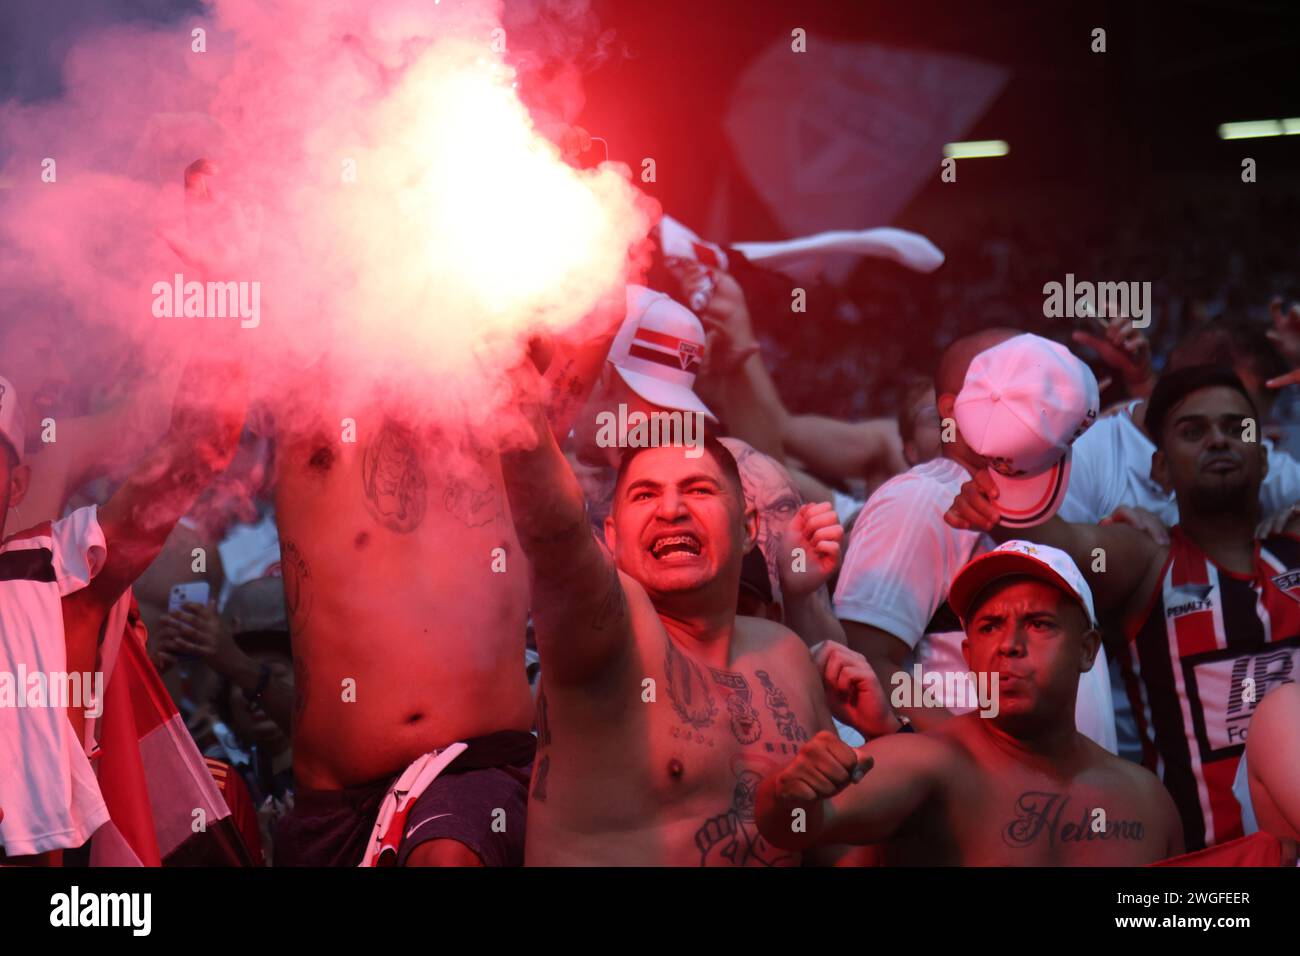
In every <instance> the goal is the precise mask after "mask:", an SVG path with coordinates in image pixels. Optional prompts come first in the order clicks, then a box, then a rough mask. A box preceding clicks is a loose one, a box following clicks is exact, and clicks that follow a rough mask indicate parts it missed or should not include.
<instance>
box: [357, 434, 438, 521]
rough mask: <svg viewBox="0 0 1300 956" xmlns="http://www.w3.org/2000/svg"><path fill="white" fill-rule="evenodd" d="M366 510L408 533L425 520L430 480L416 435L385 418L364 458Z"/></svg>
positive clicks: (363, 473)
mask: <svg viewBox="0 0 1300 956" xmlns="http://www.w3.org/2000/svg"><path fill="white" fill-rule="evenodd" d="M361 486H362V491H363V492H364V493H365V502H366V510H367V511H369V512H370V516H371V517H372V518H374V519H375V520H376V521H378V522H379V523H380V524H381V525H383V526H384V527H385V528H388V529H389V530H390V531H395V532H397V533H398V534H408V533H410V532H412V531H414V530H415V529H416V528H418V527H419V526H420V523H421V522H422V521H423V520H424V513H425V508H426V507H427V498H428V479H427V478H426V476H425V473H424V466H423V463H422V462H421V456H420V450H419V446H418V445H417V443H416V440H415V434H414V433H413V432H412V431H411V430H410V429H409V428H406V427H405V426H403V425H399V424H397V423H396V422H394V421H391V420H386V421H385V422H384V424H383V426H382V427H381V428H380V429H379V434H377V435H375V437H374V438H373V439H371V440H370V442H369V444H367V445H366V450H365V454H364V455H363V457H362V459H361Z"/></svg>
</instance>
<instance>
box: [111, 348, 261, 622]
mask: <svg viewBox="0 0 1300 956" xmlns="http://www.w3.org/2000/svg"><path fill="white" fill-rule="evenodd" d="M247 401H248V395H247V387H246V383H245V379H244V373H243V370H242V369H241V368H240V367H238V366H237V365H234V364H231V363H228V362H214V361H204V360H193V361H191V362H190V364H189V365H188V366H187V368H186V370H185V373H184V374H183V376H182V379H181V383H180V385H179V387H178V388H177V391H176V397H175V399H174V400H173V403H172V415H171V423H170V425H169V426H168V428H167V431H166V433H165V434H164V435H163V437H162V440H161V441H160V442H159V443H158V444H157V445H156V446H155V447H154V449H153V451H151V452H150V453H149V454H148V455H146V456H145V458H144V459H143V460H142V461H141V462H140V463H139V464H138V465H137V466H136V467H135V469H134V470H133V471H132V472H131V473H130V474H129V475H128V476H127V479H126V481H125V482H124V483H123V484H122V486H121V487H120V488H118V490H117V492H116V493H114V495H113V497H112V498H110V499H109V500H108V503H107V504H105V505H104V507H103V508H102V509H100V512H99V525H100V527H101V528H102V529H103V531H104V539H105V541H106V543H107V545H108V555H107V559H106V561H105V565H104V567H103V569H102V570H101V571H100V573H99V574H98V575H97V576H96V577H95V580H94V581H93V582H91V587H92V588H93V589H94V590H95V591H96V594H97V596H98V597H99V598H100V599H101V600H103V601H104V602H105V603H112V602H113V601H115V600H117V597H118V596H119V595H121V593H122V592H123V591H125V590H126V589H127V588H128V587H130V586H131V584H132V582H134V581H135V579H136V578H138V577H139V576H140V574H141V573H142V572H143V571H144V569H145V568H147V567H148V566H149V565H150V564H152V563H153V560H154V559H155V558H156V557H158V553H159V552H160V551H161V550H162V547H163V544H164V543H165V542H166V541H167V536H168V535H169V534H171V531H172V528H174V527H175V526H176V522H177V521H179V520H180V518H181V516H182V515H184V514H185V513H186V512H188V511H189V510H190V508H192V507H193V506H194V502H195V501H196V500H198V497H199V495H200V494H201V493H202V491H203V489H204V488H206V487H207V486H208V484H209V483H210V482H211V481H212V479H213V478H215V477H216V476H217V475H219V474H221V472H223V471H225V469H226V466H227V465H229V464H230V461H231V459H232V458H233V457H234V455H235V451H236V449H237V448H238V447H239V433H240V430H241V429H242V428H243V425H244V413H245V410H246V407H247Z"/></svg>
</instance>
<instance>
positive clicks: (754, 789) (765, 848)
mask: <svg viewBox="0 0 1300 956" xmlns="http://www.w3.org/2000/svg"><path fill="white" fill-rule="evenodd" d="M762 780H763V777H762V775H761V774H759V773H758V772H757V771H755V770H750V769H748V768H746V769H742V770H741V771H740V772H739V773H738V774H737V775H736V788H735V790H734V791H733V792H732V800H731V807H730V808H729V809H728V810H727V811H726V812H724V813H720V814H718V815H717V816H716V817H710V818H709V819H708V820H705V821H704V825H703V826H701V827H700V828H699V829H698V830H696V831H695V847H696V849H698V850H699V851H700V866H727V865H730V866H782V865H784V866H790V865H793V864H795V863H797V862H798V860H799V856H798V854H796V853H790V852H788V851H786V850H779V849H777V848H776V847H774V846H772V844H770V843H768V842H767V841H766V840H765V839H763V835H762V834H761V833H759V832H758V824H757V823H755V822H754V803H755V799H756V798H757V796H758V785H759V784H760V783H761V782H762Z"/></svg>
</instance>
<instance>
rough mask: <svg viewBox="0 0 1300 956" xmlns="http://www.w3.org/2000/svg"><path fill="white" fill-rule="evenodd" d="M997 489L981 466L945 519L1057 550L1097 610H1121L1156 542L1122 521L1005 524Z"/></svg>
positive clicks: (1154, 551) (1156, 547) (1156, 552)
mask: <svg viewBox="0 0 1300 956" xmlns="http://www.w3.org/2000/svg"><path fill="white" fill-rule="evenodd" d="M997 496H998V489H997V486H996V485H995V484H994V483H993V479H992V478H990V477H989V474H988V471H987V470H983V469H981V470H980V471H978V472H976V473H975V476H974V477H973V478H972V479H971V480H970V481H968V482H966V483H965V484H964V485H962V486H961V492H960V493H959V494H958V496H957V497H956V498H955V499H953V503H952V507H951V508H949V509H948V512H947V514H945V515H944V520H945V521H947V522H948V524H950V525H952V526H953V527H954V528H962V529H971V530H976V531H986V532H988V533H989V534H991V535H993V537H995V538H997V539H998V540H999V541H1010V540H1012V539H1015V538H1020V539H1024V540H1028V541H1034V542H1036V543H1038V544H1045V545H1048V546H1050V547H1053V548H1059V549H1060V550H1062V551H1064V552H1065V553H1066V554H1068V555H1069V556H1070V557H1071V558H1073V559H1074V563H1075V564H1076V565H1078V567H1079V570H1080V571H1081V572H1083V574H1084V576H1085V577H1086V578H1087V579H1088V586H1089V587H1090V588H1091V589H1092V596H1093V601H1094V602H1095V604H1096V607H1097V610H1098V612H1101V611H1110V612H1112V613H1118V612H1122V611H1123V610H1124V609H1125V608H1126V606H1127V605H1128V602H1129V601H1130V600H1131V599H1132V597H1133V595H1134V594H1135V592H1136V591H1137V590H1138V588H1139V587H1140V586H1141V584H1142V582H1143V581H1144V580H1145V579H1146V576H1147V574H1148V573H1149V572H1150V570H1151V565H1152V562H1154V561H1155V560H1156V558H1158V557H1159V552H1160V545H1158V544H1157V543H1156V542H1155V541H1153V540H1152V539H1151V537H1150V536H1149V535H1147V534H1145V533H1143V532H1142V531H1139V530H1137V529H1136V528H1132V527H1129V526H1127V525H1124V524H1106V525H1089V524H1073V523H1071V522H1068V521H1062V520H1061V519H1060V518H1058V517H1052V518H1050V519H1048V520H1047V521H1045V522H1043V523H1042V524H1040V525H1035V526H1034V527H1032V528H1004V527H1002V525H1001V524H1000V523H999V522H1000V520H1001V515H1000V513H999V512H998V509H997V506H996V505H995V504H994V502H995V501H996V500H997Z"/></svg>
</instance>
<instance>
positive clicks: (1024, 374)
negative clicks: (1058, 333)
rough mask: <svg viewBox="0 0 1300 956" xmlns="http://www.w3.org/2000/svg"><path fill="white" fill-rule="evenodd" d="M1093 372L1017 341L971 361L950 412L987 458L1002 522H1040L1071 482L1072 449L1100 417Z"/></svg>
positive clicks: (1034, 342) (1035, 343) (1045, 344)
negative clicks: (996, 488) (996, 491)
mask: <svg viewBox="0 0 1300 956" xmlns="http://www.w3.org/2000/svg"><path fill="white" fill-rule="evenodd" d="M1099 406H1100V398H1099V396H1098V393H1097V379H1096V378H1095V377H1094V376H1093V374H1092V370H1091V369H1090V368H1088V366H1087V365H1085V364H1084V363H1083V362H1081V361H1080V360H1079V359H1078V358H1076V357H1075V356H1074V355H1073V354H1072V353H1071V352H1070V350H1069V349H1067V348H1066V347H1065V346H1064V345H1059V344H1057V343H1056V342H1051V341H1048V340H1047V339H1045V338H1042V337H1040V336H1037V335H1028V334H1026V335H1017V336H1016V337H1015V338H1011V339H1007V340H1006V341H1005V342H1002V343H1001V344H999V345H995V346H993V347H992V348H990V349H985V350H984V351H983V352H981V353H980V354H979V355H977V356H975V358H973V359H972V360H971V363H970V368H969V369H968V370H967V371H966V379H965V381H964V382H963V384H962V388H961V392H960V393H959V394H958V395H957V401H956V403H955V405H954V408H953V415H954V417H955V418H956V420H957V428H958V430H959V431H960V432H961V437H962V439H963V440H964V441H965V442H966V444H967V445H969V446H970V448H971V450H972V451H974V452H975V454H977V455H980V456H981V457H983V458H986V459H987V460H988V466H989V475H990V476H991V477H992V479H993V481H994V483H995V484H996V485H997V487H998V497H997V499H995V501H994V504H995V505H997V507H998V510H999V511H1001V512H1002V524H1003V525H1005V526H1008V527H1012V528H1028V527H1032V526H1033V525H1037V524H1042V523H1043V522H1044V521H1046V520H1047V519H1048V518H1050V517H1051V516H1052V515H1054V514H1056V509H1057V508H1058V507H1060V504H1061V499H1062V498H1064V497H1065V490H1066V488H1067V487H1068V485H1069V482H1070V445H1071V444H1073V442H1074V440H1075V439H1076V438H1078V437H1079V436H1080V435H1081V434H1083V432H1084V429H1086V428H1087V427H1088V426H1089V425H1091V424H1092V423H1093V422H1094V421H1096V419H1097V413H1098V411H1099Z"/></svg>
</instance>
